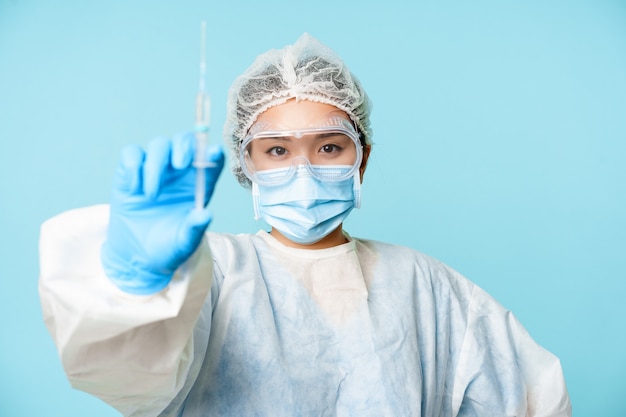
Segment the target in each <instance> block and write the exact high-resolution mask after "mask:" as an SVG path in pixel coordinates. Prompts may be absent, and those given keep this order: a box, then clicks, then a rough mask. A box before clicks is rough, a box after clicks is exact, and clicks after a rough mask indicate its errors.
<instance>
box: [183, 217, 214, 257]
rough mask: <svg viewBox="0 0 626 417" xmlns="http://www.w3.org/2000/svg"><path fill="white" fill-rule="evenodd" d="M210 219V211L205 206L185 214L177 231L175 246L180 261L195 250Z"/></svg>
mask: <svg viewBox="0 0 626 417" xmlns="http://www.w3.org/2000/svg"><path fill="white" fill-rule="evenodd" d="M212 219H213V216H212V215H211V212H210V211H209V210H208V209H206V208H204V209H199V210H191V211H190V212H189V214H187V217H186V218H185V220H184V222H183V224H182V225H181V227H180V229H179V233H178V241H177V246H178V251H179V253H180V254H181V257H182V258H183V259H181V261H184V260H185V259H186V258H188V257H189V256H190V255H191V254H192V253H193V252H194V251H195V250H196V248H197V247H198V245H199V244H200V241H201V240H202V237H203V236H204V232H205V231H206V229H207V227H208V226H209V223H211V220H212Z"/></svg>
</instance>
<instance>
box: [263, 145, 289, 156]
mask: <svg viewBox="0 0 626 417" xmlns="http://www.w3.org/2000/svg"><path fill="white" fill-rule="evenodd" d="M266 152H267V153H268V154H270V155H272V156H284V155H285V154H286V153H287V149H285V148H283V147H282V146H274V147H272V148H270V149H268V150H267V151H266Z"/></svg>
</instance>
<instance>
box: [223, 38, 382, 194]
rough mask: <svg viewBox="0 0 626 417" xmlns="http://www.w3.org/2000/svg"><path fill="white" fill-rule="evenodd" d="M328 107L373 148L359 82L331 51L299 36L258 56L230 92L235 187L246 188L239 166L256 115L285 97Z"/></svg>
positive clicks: (227, 133) (227, 129) (228, 127)
mask: <svg viewBox="0 0 626 417" xmlns="http://www.w3.org/2000/svg"><path fill="white" fill-rule="evenodd" d="M292 98H295V99H296V100H297V101H300V100H310V101H316V102H320V103H326V104H330V105H333V106H335V107H337V108H338V109H340V110H343V111H344V112H346V113H347V114H348V116H350V118H351V119H352V121H353V122H354V123H355V125H356V126H357V128H358V130H359V131H360V133H361V138H362V140H364V142H365V144H367V145H369V144H371V136H372V131H371V127H370V113H371V107H372V106H371V102H370V100H369V98H368V97H367V94H366V93H365V91H364V90H363V87H362V86H361V83H360V82H359V81H358V79H357V78H356V77H355V76H354V75H353V74H352V73H351V72H350V71H349V70H348V68H347V67H346V65H345V64H344V63H343V61H342V60H341V58H340V57H339V56H338V55H337V54H336V53H335V52H334V51H333V50H331V49H330V48H328V47H327V46H325V45H324V44H322V43H321V42H319V41H318V40H317V39H315V38H313V37H312V36H311V35H309V34H307V33H305V34H303V35H302V36H301V37H300V38H299V39H298V40H297V41H296V43H294V44H293V45H288V46H286V47H284V48H283V49H271V50H269V51H267V52H265V53H264V54H261V55H259V56H258V57H257V58H256V60H255V61H254V62H253V64H252V65H251V66H250V67H249V68H248V69H247V70H246V71H245V72H244V73H243V74H242V75H240V76H239V77H238V78H237V79H236V80H235V81H234V83H233V85H232V86H231V88H230V90H229V93H228V103H227V108H226V124H225V126H224V137H225V142H226V143H227V144H228V145H229V146H230V147H231V150H232V151H233V153H232V156H233V157H232V158H231V164H232V165H231V168H232V171H233V173H234V174H235V175H236V176H237V179H238V180H239V183H240V184H242V185H243V186H245V187H249V186H250V180H248V178H247V177H246V176H245V175H244V174H243V172H242V170H241V166H240V164H239V152H240V149H241V142H242V141H243V139H244V137H245V136H246V134H247V132H248V130H249V129H250V127H251V126H252V124H253V123H254V121H255V120H256V119H257V117H258V116H259V115H260V114H261V113H263V112H264V111H265V110H267V109H269V108H270V107H273V106H277V105H279V104H283V103H285V102H286V101H288V100H289V99H292Z"/></svg>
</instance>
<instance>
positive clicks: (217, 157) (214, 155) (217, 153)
mask: <svg viewBox="0 0 626 417" xmlns="http://www.w3.org/2000/svg"><path fill="white" fill-rule="evenodd" d="M206 158H207V160H208V161H210V162H213V163H215V164H216V165H217V166H218V167H219V169H220V170H221V169H222V167H223V166H224V148H223V147H222V145H220V144H217V143H214V144H211V145H209V146H208V147H207V150H206Z"/></svg>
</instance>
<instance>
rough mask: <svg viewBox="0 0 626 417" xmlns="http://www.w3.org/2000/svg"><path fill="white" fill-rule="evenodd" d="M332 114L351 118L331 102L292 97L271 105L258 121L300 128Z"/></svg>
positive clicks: (286, 127) (283, 126) (284, 127)
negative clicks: (284, 101) (276, 104)
mask: <svg viewBox="0 0 626 417" xmlns="http://www.w3.org/2000/svg"><path fill="white" fill-rule="evenodd" d="M331 116H341V117H344V118H345V119H347V120H350V118H349V117H348V115H347V114H346V113H345V112H344V111H342V110H339V109H338V108H337V107H335V106H332V105H330V104H326V103H318V102H315V101H309V100H301V101H296V100H295V99H291V100H289V101H287V102H286V103H283V104H279V105H278V106H274V107H270V108H269V109H267V110H266V111H264V112H263V113H261V114H260V115H259V117H258V118H257V120H256V122H269V123H271V125H272V126H280V127H281V128H283V129H299V128H304V127H307V126H311V125H312V124H315V123H316V122H319V121H321V120H324V119H326V118H328V117H331Z"/></svg>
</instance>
